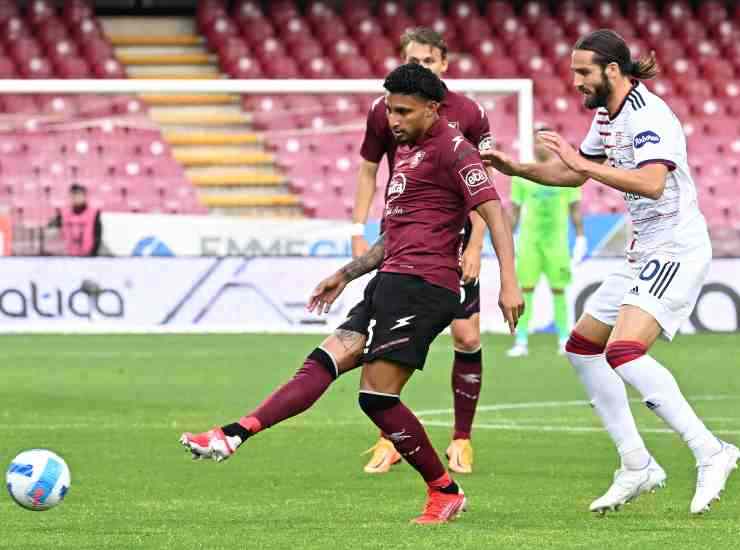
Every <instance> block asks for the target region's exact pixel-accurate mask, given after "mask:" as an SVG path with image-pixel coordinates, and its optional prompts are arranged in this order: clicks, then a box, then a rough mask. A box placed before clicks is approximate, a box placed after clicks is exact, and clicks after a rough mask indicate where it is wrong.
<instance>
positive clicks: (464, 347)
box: [455, 337, 480, 353]
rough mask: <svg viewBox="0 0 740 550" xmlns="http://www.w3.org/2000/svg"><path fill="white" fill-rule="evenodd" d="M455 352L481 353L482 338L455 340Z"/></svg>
mask: <svg viewBox="0 0 740 550" xmlns="http://www.w3.org/2000/svg"><path fill="white" fill-rule="evenodd" d="M455 351H459V352H462V353H476V352H478V351H480V338H476V337H470V338H461V339H456V340H455Z"/></svg>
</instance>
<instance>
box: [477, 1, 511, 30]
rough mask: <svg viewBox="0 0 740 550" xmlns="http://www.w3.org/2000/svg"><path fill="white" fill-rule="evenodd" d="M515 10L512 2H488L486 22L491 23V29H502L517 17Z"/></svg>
mask: <svg viewBox="0 0 740 550" xmlns="http://www.w3.org/2000/svg"><path fill="white" fill-rule="evenodd" d="M515 15H516V14H515V13H514V8H513V7H512V5H511V3H510V2H506V1H505V0H493V1H491V2H486V12H485V14H484V16H485V18H486V20H487V21H488V22H489V23H490V25H491V28H492V29H494V30H496V29H500V28H501V25H503V24H504V23H505V22H506V21H507V20H508V19H510V18H513V17H515Z"/></svg>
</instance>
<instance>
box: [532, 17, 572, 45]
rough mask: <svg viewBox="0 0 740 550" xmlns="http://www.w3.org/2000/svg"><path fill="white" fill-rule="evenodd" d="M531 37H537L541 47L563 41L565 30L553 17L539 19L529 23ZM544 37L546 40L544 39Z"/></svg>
mask: <svg viewBox="0 0 740 550" xmlns="http://www.w3.org/2000/svg"><path fill="white" fill-rule="evenodd" d="M529 30H530V32H531V34H532V36H535V37H538V38H539V40H540V43H541V44H542V46H543V47H549V46H550V45H551V44H552V43H553V42H559V41H561V40H564V39H565V29H564V28H563V27H562V26H561V25H560V22H559V21H558V20H557V19H555V18H553V17H540V18H539V19H534V20H532V21H531V22H530V23H529ZM545 37H546V38H545Z"/></svg>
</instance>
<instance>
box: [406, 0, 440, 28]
mask: <svg viewBox="0 0 740 550" xmlns="http://www.w3.org/2000/svg"><path fill="white" fill-rule="evenodd" d="M411 13H412V14H413V16H414V20H415V21H416V24H417V25H418V26H421V27H431V26H432V25H433V24H434V22H435V21H438V20H439V19H444V13H443V12H442V7H441V3H440V2H437V1H436V0H417V1H416V2H415V4H414V8H413V10H412V12H411Z"/></svg>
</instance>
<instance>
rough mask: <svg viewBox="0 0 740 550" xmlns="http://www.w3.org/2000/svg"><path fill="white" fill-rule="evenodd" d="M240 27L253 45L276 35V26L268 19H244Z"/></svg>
mask: <svg viewBox="0 0 740 550" xmlns="http://www.w3.org/2000/svg"><path fill="white" fill-rule="evenodd" d="M239 29H240V32H241V35H242V36H243V37H244V39H245V40H246V41H247V42H248V43H249V44H251V45H252V46H254V45H255V44H259V43H260V42H263V41H265V40H267V39H268V38H271V37H274V36H275V28H274V27H273V26H272V24H271V23H270V22H269V21H268V20H267V19H259V18H255V19H248V20H242V21H241V22H240V23H239Z"/></svg>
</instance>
